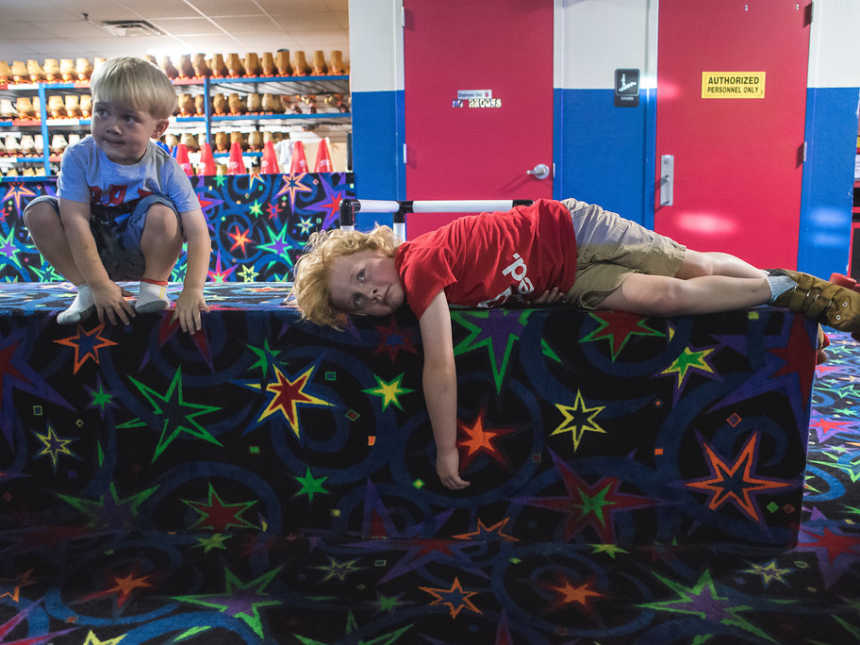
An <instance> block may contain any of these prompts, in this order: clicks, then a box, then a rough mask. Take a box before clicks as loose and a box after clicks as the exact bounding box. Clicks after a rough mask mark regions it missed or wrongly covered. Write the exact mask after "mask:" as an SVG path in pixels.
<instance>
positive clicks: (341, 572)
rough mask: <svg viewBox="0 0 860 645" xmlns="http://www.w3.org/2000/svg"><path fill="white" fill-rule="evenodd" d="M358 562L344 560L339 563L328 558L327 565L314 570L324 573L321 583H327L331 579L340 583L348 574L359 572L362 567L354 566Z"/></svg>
mask: <svg viewBox="0 0 860 645" xmlns="http://www.w3.org/2000/svg"><path fill="white" fill-rule="evenodd" d="M357 562H358V560H345V561H343V562H340V561H338V560H336V559H334V558H333V557H331V556H328V564H324V565H321V566H318V567H315V568H316V569H319V570H320V571H324V572H325V574H326V575H325V577H324V578H323V579H322V580H321V582H328V581H329V580H331V579H332V578H337V579H338V580H340V581H341V582H343V581H345V580H346V577H347V576H348V575H349V574H350V573H356V572H357V571H361V569H362V567H358V566H356V563H357Z"/></svg>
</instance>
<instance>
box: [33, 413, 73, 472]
mask: <svg viewBox="0 0 860 645" xmlns="http://www.w3.org/2000/svg"><path fill="white" fill-rule="evenodd" d="M33 434H35V435H36V438H38V439H39V441H41V442H42V449H41V450H40V451H39V452H38V453H36V458H37V459H38V458H39V457H50V458H51V467H52V469H53V471H54V472H55V473H56V472H57V462H58V461H59V460H60V455H67V456H69V457H74V458H75V459H80V457H78V456H77V455H76V454H75V453H73V452H72V451H71V450H69V444H70V443H72V442H73V441H77V439H64V438H63V437H59V436H57V433H56V432H55V431H54V428H53V427H52V426H51V425H48V432H47V434H40V433H38V432H34V433H33Z"/></svg>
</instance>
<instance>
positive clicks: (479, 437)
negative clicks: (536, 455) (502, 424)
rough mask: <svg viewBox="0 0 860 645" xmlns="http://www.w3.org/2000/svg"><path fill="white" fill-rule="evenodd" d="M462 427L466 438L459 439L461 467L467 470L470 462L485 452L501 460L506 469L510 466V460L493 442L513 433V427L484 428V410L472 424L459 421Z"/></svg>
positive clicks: (461, 429) (462, 433) (498, 460)
mask: <svg viewBox="0 0 860 645" xmlns="http://www.w3.org/2000/svg"><path fill="white" fill-rule="evenodd" d="M457 425H458V426H459V428H460V435H461V436H463V435H465V438H464V439H460V440H459V441H457V446H458V447H459V448H460V469H461V470H462V471H464V472H465V470H466V469H467V468H468V467H469V464H471V463H472V461H474V459H475V457H477V456H478V455H479V454H481V453H484V454H486V455H489V456H490V457H492V458H493V459H495V460H496V461H497V462H499V463H500V464H501V465H502V466H504V467H505V469H507V468H508V460H507V459H506V458H505V456H504V455H503V454H502V453H501V452H499V449H498V448H497V447H496V446H495V445H493V442H494V441H495V440H496V439H497V438H498V437H502V436H504V435H506V434H510V433H512V432H513V431H514V430H513V428H492V429H490V428H487V429H484V411H483V410H482V411H481V413H480V414H479V415H478V418H477V419H475V422H474V423H473V424H472V425H468V424H466V423H463V422H462V421H459V420H458V422H457Z"/></svg>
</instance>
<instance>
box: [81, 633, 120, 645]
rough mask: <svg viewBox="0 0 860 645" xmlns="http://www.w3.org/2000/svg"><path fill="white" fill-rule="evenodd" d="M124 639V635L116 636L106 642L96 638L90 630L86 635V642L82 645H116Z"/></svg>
mask: <svg viewBox="0 0 860 645" xmlns="http://www.w3.org/2000/svg"><path fill="white" fill-rule="evenodd" d="M125 637H126V634H123V635H122V636H117V637H116V638H109V639H107V640H106V641H103V640H101V639H100V638H99V637H98V636H96V635H95V632H93V630H90V631H89V633H88V634H87V638H86V640H85V641H84V642H83V644H82V645H117V643H119V642H120V641H121V640H122V639H123V638H125Z"/></svg>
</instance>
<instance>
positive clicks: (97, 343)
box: [54, 323, 119, 374]
mask: <svg viewBox="0 0 860 645" xmlns="http://www.w3.org/2000/svg"><path fill="white" fill-rule="evenodd" d="M105 324H106V323H101V324H100V325H98V326H96V327H93V328H92V329H90V330H89V331H87V330H86V329H84V327H83V325H80V324H79V325H78V333H77V334H76V335H75V336H68V337H67V338H61V339H60V340H55V341H54V342H55V343H57V344H58V345H65V346H66V347H72V348H74V350H75V366H74V368H73V369H72V373H73V374H77V373H78V370H79V369H80V368H81V365H83V364H84V363H86V362H87V359H88V358H91V359H92V360H93V362H94V363H95V364H96V365H99V350H100V349H103V348H105V347H112V346H114V345H119V343H115V342H113V341H112V340H111V339H109V338H104V337H103V336H102V335H101V333H102V331H104V328H105Z"/></svg>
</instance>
